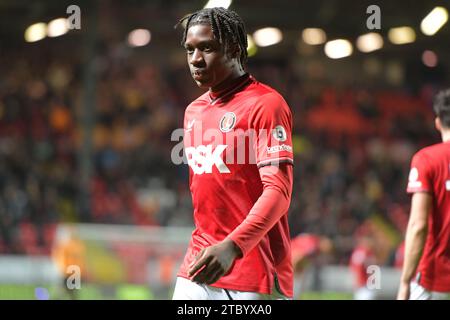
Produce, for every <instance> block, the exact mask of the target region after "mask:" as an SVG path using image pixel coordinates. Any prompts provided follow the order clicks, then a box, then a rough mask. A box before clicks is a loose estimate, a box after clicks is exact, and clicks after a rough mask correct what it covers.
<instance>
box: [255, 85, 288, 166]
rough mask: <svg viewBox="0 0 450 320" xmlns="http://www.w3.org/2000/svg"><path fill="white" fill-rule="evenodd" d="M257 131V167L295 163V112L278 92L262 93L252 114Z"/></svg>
mask: <svg viewBox="0 0 450 320" xmlns="http://www.w3.org/2000/svg"><path fill="white" fill-rule="evenodd" d="M249 127H250V128H251V129H253V130H254V134H255V138H254V140H253V151H254V153H255V158H256V159H255V160H256V164H257V166H258V168H260V167H263V166H267V165H278V164H280V163H283V162H288V163H291V164H293V163H294V158H293V150H292V114H291V111H290V109H289V106H288V105H287V103H286V102H285V101H284V99H283V98H282V97H281V96H279V95H278V94H276V93H270V94H266V95H264V96H262V97H261V98H260V99H259V100H258V102H257V103H256V105H255V107H254V108H253V110H252V112H251V114H250V117H249Z"/></svg>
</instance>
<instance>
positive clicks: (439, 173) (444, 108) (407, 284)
mask: <svg viewBox="0 0 450 320" xmlns="http://www.w3.org/2000/svg"><path fill="white" fill-rule="evenodd" d="M434 111H435V113H436V119H435V125H436V128H437V130H439V132H440V133H441V136H442V140H443V142H442V143H439V144H435V145H432V146H430V147H427V148H424V149H422V150H420V151H419V152H417V153H416V154H415V155H414V157H413V159H412V163H411V171H410V173H409V182H408V187H407V192H408V193H412V200H411V213H410V218H409V223H408V227H407V230H406V237H405V257H404V264H403V271H402V276H401V282H400V288H399V291H398V295H397V299H401V300H405V299H414V300H416V299H421V300H422V299H423V300H425V299H426V300H429V299H441V298H446V297H448V294H449V293H450V90H446V91H443V92H440V93H439V94H438V95H437V96H436V99H435V102H434Z"/></svg>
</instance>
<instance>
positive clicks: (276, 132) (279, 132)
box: [272, 126, 287, 142]
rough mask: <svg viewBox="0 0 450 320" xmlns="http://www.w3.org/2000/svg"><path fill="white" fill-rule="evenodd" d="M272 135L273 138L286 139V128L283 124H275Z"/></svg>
mask: <svg viewBox="0 0 450 320" xmlns="http://www.w3.org/2000/svg"><path fill="white" fill-rule="evenodd" d="M272 135H273V137H274V138H275V140H278V141H281V142H283V141H286V139H287V134H286V130H285V129H284V127H283V126H276V127H275V128H274V129H273V131H272Z"/></svg>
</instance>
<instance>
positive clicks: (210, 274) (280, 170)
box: [188, 163, 293, 284]
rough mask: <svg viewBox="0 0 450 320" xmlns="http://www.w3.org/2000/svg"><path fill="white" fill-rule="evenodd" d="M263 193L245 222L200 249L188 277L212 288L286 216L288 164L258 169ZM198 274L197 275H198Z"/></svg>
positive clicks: (290, 176)
mask: <svg viewBox="0 0 450 320" xmlns="http://www.w3.org/2000/svg"><path fill="white" fill-rule="evenodd" d="M259 172H260V176H261V180H262V182H263V188H264V189H263V193H262V194H261V196H260V197H259V199H258V200H257V201H256V202H255V204H254V205H253V208H252V209H251V210H250V213H249V214H248V216H247V217H246V219H245V220H244V221H243V222H242V223H241V224H240V225H239V226H238V227H237V228H236V229H235V230H233V232H232V233H230V235H228V237H227V238H225V240H224V241H222V242H220V243H218V244H216V245H213V246H210V247H208V248H205V249H203V250H202V251H201V252H200V253H199V255H198V256H197V257H196V259H195V261H194V262H193V264H192V266H190V270H189V272H188V276H189V277H193V278H192V280H193V281H196V282H200V283H206V284H212V283H214V282H216V281H217V280H218V279H219V278H220V277H222V276H223V275H225V274H226V273H227V272H228V271H229V270H230V268H231V266H232V265H233V262H234V260H235V259H236V258H238V257H240V256H242V255H245V254H246V253H247V252H248V251H250V250H251V249H252V248H253V247H255V246H256V245H257V244H258V243H259V241H261V239H262V238H263V237H264V236H265V235H266V233H267V232H268V231H269V230H270V229H271V228H272V227H273V226H274V225H275V223H276V222H277V221H278V220H280V218H281V217H282V216H283V215H284V214H286V212H287V210H288V208H289V204H290V200H291V192H292V181H293V168H292V165H291V164H290V163H280V164H279V167H278V166H265V167H261V168H260V169H259ZM199 270H200V271H199Z"/></svg>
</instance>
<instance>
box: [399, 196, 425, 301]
mask: <svg viewBox="0 0 450 320" xmlns="http://www.w3.org/2000/svg"><path fill="white" fill-rule="evenodd" d="M431 206H432V196H431V194H429V193H426V192H416V193H414V194H413V196H412V200H411V213H410V217H409V222H408V227H407V229H406V237H405V262H404V264H403V270H402V276H401V279H400V288H399V290H398V294H397V299H398V300H407V299H409V293H410V292H409V286H410V282H411V280H412V278H413V277H414V275H415V273H416V269H417V265H418V264H419V261H420V258H421V256H422V252H423V248H424V245H425V241H426V237H427V231H428V213H429V212H430V209H431Z"/></svg>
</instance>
